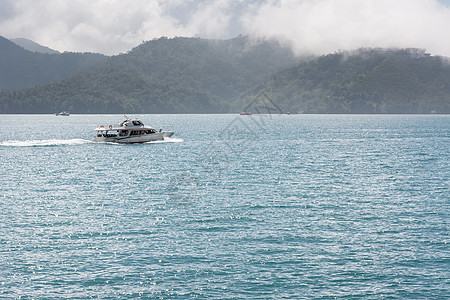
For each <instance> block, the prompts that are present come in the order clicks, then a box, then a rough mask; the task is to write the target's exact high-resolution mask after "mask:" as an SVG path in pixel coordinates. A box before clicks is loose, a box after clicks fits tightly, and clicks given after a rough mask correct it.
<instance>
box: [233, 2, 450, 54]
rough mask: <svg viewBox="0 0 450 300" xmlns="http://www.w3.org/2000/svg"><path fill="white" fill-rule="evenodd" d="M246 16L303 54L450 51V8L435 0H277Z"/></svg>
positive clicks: (263, 33)
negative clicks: (366, 49) (394, 49)
mask: <svg viewBox="0 0 450 300" xmlns="http://www.w3.org/2000/svg"><path fill="white" fill-rule="evenodd" d="M242 21H243V24H244V27H245V28H246V29H247V31H248V33H250V34H251V35H253V36H259V37H262V38H281V39H284V40H288V41H291V42H292V43H293V45H294V48H295V50H296V51H297V52H298V53H315V54H323V53H329V52H333V51H336V50H339V49H355V48H358V47H416V48H426V49H427V50H428V51H431V52H433V53H436V54H442V55H447V56H450V43H449V37H450V34H448V32H447V29H446V28H450V10H449V9H448V8H447V7H445V6H443V5H441V4H439V3H438V2H436V1H433V0H396V1H391V0H316V1H289V0H286V1H271V2H267V3H264V4H262V5H261V6H259V7H257V8H256V9H255V10H254V11H252V12H248V13H247V14H246V15H245V16H243V18H242Z"/></svg>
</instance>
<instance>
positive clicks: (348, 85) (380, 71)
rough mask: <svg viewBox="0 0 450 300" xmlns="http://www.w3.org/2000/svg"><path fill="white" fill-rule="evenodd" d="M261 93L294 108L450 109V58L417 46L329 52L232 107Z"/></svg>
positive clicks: (310, 110) (283, 74) (312, 110)
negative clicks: (427, 51)
mask: <svg viewBox="0 0 450 300" xmlns="http://www.w3.org/2000/svg"><path fill="white" fill-rule="evenodd" d="M262 92H264V93H266V94H267V95H268V96H269V97H271V98H272V99H273V100H275V101H276V103H277V105H278V106H279V107H280V108H281V109H282V110H283V111H289V112H303V113H450V61H449V60H448V59H446V58H442V57H438V56H430V55H429V54H427V53H425V52H424V51H422V50H418V49H403V50H385V49H361V50H359V51H354V52H343V53H335V54H329V55H325V56H322V57H319V58H317V59H314V60H311V61H307V62H303V63H300V64H299V65H297V66H295V67H292V68H289V69H287V70H283V71H281V72H278V73H277V74H275V75H273V76H272V77H271V78H270V79H269V80H267V81H263V82H261V83H260V84H258V85H257V86H256V87H255V88H253V89H252V90H250V91H248V92H247V93H246V94H245V97H244V95H243V97H242V98H241V99H237V100H235V102H234V103H233V106H232V107H233V108H234V110H235V111H238V109H239V108H240V107H242V106H243V105H244V104H245V103H247V102H248V101H250V99H252V98H253V97H254V96H255V95H258V94H260V93H262Z"/></svg>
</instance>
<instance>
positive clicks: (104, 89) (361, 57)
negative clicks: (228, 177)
mask: <svg viewBox="0 0 450 300" xmlns="http://www.w3.org/2000/svg"><path fill="white" fill-rule="evenodd" d="M11 68H12V70H14V67H12V66H11ZM12 70H9V69H8V71H7V72H10V73H11V72H12ZM41 72H42V74H44V73H45V71H41ZM38 73H39V72H38ZM38 73H36V74H38ZM75 74H76V75H73V76H71V77H69V78H66V79H63V80H61V81H58V82H54V83H51V84H44V85H40V86H36V87H33V88H29V89H17V90H9V91H3V92H1V93H0V113H52V112H55V111H62V110H69V111H71V112H73V113H221V112H239V111H241V110H243V109H244V108H245V107H246V106H247V104H248V103H249V102H250V101H251V100H252V99H255V97H256V96H257V95H260V94H261V93H265V94H266V95H268V96H269V97H270V98H271V99H272V101H273V102H275V103H276V104H277V106H278V107H280V108H281V109H282V111H285V112H287V111H289V112H302V113H450V63H449V61H448V60H447V59H445V58H442V57H438V56H431V55H429V54H427V53H425V52H424V51H422V50H417V49H403V50H385V49H362V50H359V51H354V52H343V53H335V54H329V55H324V56H321V57H309V58H299V57H295V56H294V55H293V54H292V52H291V50H290V49H289V48H288V47H285V46H282V45H280V44H278V43H277V42H273V41H272V42H269V41H264V42H260V43H254V42H253V41H252V40H251V39H249V38H248V37H242V36H241V37H238V38H235V39H231V40H206V39H198V38H174V39H168V38H160V39H157V40H152V41H148V42H145V43H143V44H141V45H140V46H138V47H136V48H134V49H132V50H131V51H129V52H128V53H126V54H122V55H118V56H113V57H108V58H106V59H104V61H103V62H101V63H97V64H94V65H92V66H91V67H89V68H87V69H85V70H82V71H78V72H77V73H75Z"/></svg>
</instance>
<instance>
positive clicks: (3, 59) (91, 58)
mask: <svg viewBox="0 0 450 300" xmlns="http://www.w3.org/2000/svg"><path fill="white" fill-rule="evenodd" d="M105 58H106V57H105V56H104V55H101V54H95V53H69V52H65V53H61V54H44V53H37V52H31V51H28V50H25V49H24V48H22V47H20V46H18V45H16V44H15V43H13V42H11V41H10V40H8V39H6V38H4V37H1V36H0V70H1V71H0V90H13V89H21V88H29V87H34V86H36V85H41V84H47V83H52V82H57V81H60V80H62V79H64V78H68V77H69V76H71V75H73V74H74V73H76V72H78V71H80V70H83V69H87V68H88V67H90V66H92V65H94V64H96V63H99V62H101V61H103V60H104V59H105Z"/></svg>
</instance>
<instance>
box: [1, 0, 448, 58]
mask: <svg viewBox="0 0 450 300" xmlns="http://www.w3.org/2000/svg"><path fill="white" fill-rule="evenodd" d="M442 1H444V0H441V2H438V1H437V0H396V1H392V0H279V1H275V0H240V1H232V0H214V1H208V0H184V1H182V0H166V1H159V0H133V1H120V0H97V1H93V0H72V1H58V0H34V1H29V0H3V1H2V4H1V5H2V9H1V11H0V35H2V36H6V37H9V38H15V37H25V38H29V39H32V40H34V41H36V42H39V43H41V44H43V45H46V46H50V47H52V48H55V49H56V50H59V51H91V52H101V53H105V54H117V53H122V52H126V51H128V50H130V49H131V48H133V47H135V46H137V45H139V44H140V43H141V42H142V41H145V40H151V39H153V38H158V37H161V36H167V37H174V36H199V37H204V38H230V37H233V36H237V35H238V34H250V35H251V36H254V37H256V38H259V39H272V38H276V39H281V40H284V41H287V42H289V43H290V44H291V45H293V47H294V49H295V51H296V52H297V53H308V54H310V53H313V54H324V53H330V52H334V51H337V50H342V49H355V48H359V47H397V48H399V47H416V48H425V49H427V50H428V51H429V52H431V53H433V54H440V55H445V56H450V43H449V37H450V35H449V34H448V32H447V31H448V28H450V9H449V8H448V7H447V6H445V5H443V4H442V3H443V2H442Z"/></svg>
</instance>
